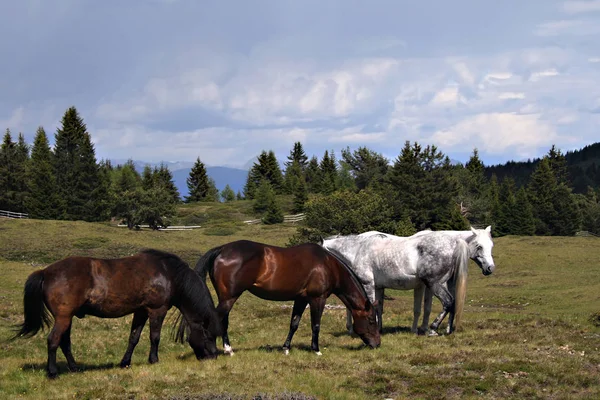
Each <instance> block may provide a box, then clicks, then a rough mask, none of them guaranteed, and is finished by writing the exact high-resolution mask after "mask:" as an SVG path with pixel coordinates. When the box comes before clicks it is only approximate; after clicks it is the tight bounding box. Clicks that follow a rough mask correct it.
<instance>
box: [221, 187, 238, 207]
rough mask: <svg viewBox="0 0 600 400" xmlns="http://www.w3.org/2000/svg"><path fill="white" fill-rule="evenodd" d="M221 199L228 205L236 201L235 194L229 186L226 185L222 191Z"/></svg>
mask: <svg viewBox="0 0 600 400" xmlns="http://www.w3.org/2000/svg"><path fill="white" fill-rule="evenodd" d="M221 198H222V199H223V201H224V202H226V203H227V202H230V201H234V200H235V192H234V191H233V189H232V188H231V186H229V184H227V185H225V188H224V189H223V190H222V191H221Z"/></svg>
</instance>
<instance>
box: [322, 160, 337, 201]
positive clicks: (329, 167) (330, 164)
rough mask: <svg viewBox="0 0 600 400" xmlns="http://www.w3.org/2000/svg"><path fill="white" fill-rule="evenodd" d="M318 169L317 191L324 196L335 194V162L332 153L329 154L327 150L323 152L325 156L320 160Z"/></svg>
mask: <svg viewBox="0 0 600 400" xmlns="http://www.w3.org/2000/svg"><path fill="white" fill-rule="evenodd" d="M319 169H320V171H321V174H320V175H321V182H320V185H319V186H320V188H319V189H320V190H319V191H320V192H321V193H323V194H325V195H329V194H331V193H333V192H335V190H336V183H337V167H336V162H335V154H334V153H333V151H332V152H331V154H330V153H329V152H328V151H327V150H325V154H324V155H323V158H322V159H321V163H320V165H319Z"/></svg>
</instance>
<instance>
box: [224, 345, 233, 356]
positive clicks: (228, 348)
mask: <svg viewBox="0 0 600 400" xmlns="http://www.w3.org/2000/svg"><path fill="white" fill-rule="evenodd" d="M223 353H225V354H229V355H230V356H232V355H233V348H232V347H231V346H230V345H228V344H226V345H225V347H224V348H223Z"/></svg>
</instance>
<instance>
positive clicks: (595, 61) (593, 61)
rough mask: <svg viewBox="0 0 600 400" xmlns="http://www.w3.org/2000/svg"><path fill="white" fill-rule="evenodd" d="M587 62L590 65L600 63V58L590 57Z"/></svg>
mask: <svg viewBox="0 0 600 400" xmlns="http://www.w3.org/2000/svg"><path fill="white" fill-rule="evenodd" d="M588 61H589V62H591V63H600V57H590V58H588Z"/></svg>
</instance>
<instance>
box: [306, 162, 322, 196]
mask: <svg viewBox="0 0 600 400" xmlns="http://www.w3.org/2000/svg"><path fill="white" fill-rule="evenodd" d="M305 179H306V186H307V188H308V192H309V193H319V191H320V183H321V169H320V168H319V160H318V159H317V157H315V156H313V157H312V158H311V159H310V161H309V162H308V165H307V167H306V173H305Z"/></svg>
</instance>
